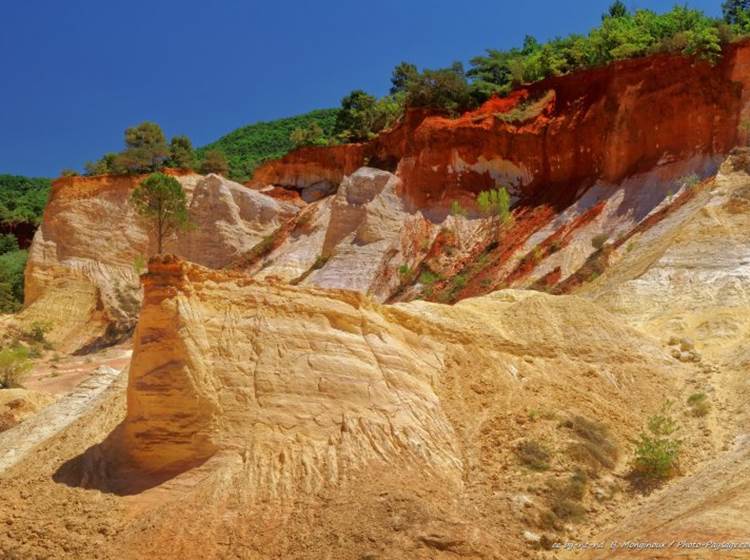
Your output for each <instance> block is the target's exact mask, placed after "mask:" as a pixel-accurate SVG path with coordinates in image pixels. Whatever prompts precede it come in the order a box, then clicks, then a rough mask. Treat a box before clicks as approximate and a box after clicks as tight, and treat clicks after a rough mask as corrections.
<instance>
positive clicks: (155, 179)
mask: <svg viewBox="0 0 750 560" xmlns="http://www.w3.org/2000/svg"><path fill="white" fill-rule="evenodd" d="M130 200H131V202H132V203H133V205H134V206H135V209H136V211H137V212H138V214H140V215H141V216H142V217H143V218H145V219H147V220H149V221H151V222H152V225H153V228H154V232H155V235H156V242H157V252H158V253H159V254H161V252H162V247H163V243H164V240H166V239H167V238H168V237H169V236H170V235H172V234H174V233H176V232H177V231H179V230H184V229H187V227H188V225H189V217H188V209H187V197H186V196H185V191H183V190H182V185H180V183H179V181H177V179H175V178H174V177H170V176H169V175H164V174H163V173H153V174H152V175H150V176H149V177H148V178H146V179H144V180H143V181H141V183H140V184H139V185H138V186H137V187H136V189H135V190H134V191H133V194H132V195H131V197H130Z"/></svg>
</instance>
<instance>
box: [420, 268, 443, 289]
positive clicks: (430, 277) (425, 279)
mask: <svg viewBox="0 0 750 560" xmlns="http://www.w3.org/2000/svg"><path fill="white" fill-rule="evenodd" d="M438 280H440V276H438V275H437V274H435V273H434V272H432V271H431V270H429V269H428V270H423V271H422V273H421V274H420V275H419V283H420V284H425V285H426V286H430V285H432V284H434V283H435V282H437V281H438Z"/></svg>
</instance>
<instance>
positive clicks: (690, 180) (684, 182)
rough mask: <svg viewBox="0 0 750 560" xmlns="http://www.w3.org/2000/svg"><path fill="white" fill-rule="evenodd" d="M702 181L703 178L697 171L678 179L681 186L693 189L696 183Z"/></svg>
mask: <svg viewBox="0 0 750 560" xmlns="http://www.w3.org/2000/svg"><path fill="white" fill-rule="evenodd" d="M700 182H701V178H700V177H698V175H696V174H695V173H691V174H690V175H685V176H684V177H680V178H679V179H677V184H678V185H680V186H684V187H687V188H688V189H692V188H693V187H694V186H695V185H697V184H698V183H700Z"/></svg>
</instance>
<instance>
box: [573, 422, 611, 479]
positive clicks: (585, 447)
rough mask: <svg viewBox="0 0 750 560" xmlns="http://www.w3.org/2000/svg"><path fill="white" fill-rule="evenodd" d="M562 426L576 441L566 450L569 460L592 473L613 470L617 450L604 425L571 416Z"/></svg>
mask: <svg viewBox="0 0 750 560" xmlns="http://www.w3.org/2000/svg"><path fill="white" fill-rule="evenodd" d="M562 425H563V427H565V428H568V429H569V430H571V431H572V432H573V433H574V434H575V435H576V436H577V440H578V441H577V442H575V443H573V444H572V445H571V446H570V447H569V448H568V453H569V455H570V456H571V458H573V459H574V460H575V461H577V462H579V463H583V464H585V465H586V466H588V467H589V469H590V471H591V472H592V473H596V472H598V471H599V469H600V468H601V467H605V468H608V469H612V468H614V466H615V464H616V462H617V458H618V456H619V450H618V448H617V445H616V444H615V442H614V441H612V438H611V436H610V433H609V429H608V428H607V427H606V426H605V425H604V424H602V423H600V422H595V421H593V420H589V419H588V418H584V417H583V416H573V417H571V418H569V419H567V420H565V421H564V422H563V423H562Z"/></svg>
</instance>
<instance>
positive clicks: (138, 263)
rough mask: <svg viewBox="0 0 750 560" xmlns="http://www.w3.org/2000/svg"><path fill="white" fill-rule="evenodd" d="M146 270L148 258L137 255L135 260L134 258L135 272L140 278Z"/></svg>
mask: <svg viewBox="0 0 750 560" xmlns="http://www.w3.org/2000/svg"><path fill="white" fill-rule="evenodd" d="M146 268H147V265H146V258H145V257H144V256H143V255H140V254H138V255H136V256H135V258H133V272H135V273H136V275H137V276H140V275H141V274H143V272H144V271H145V270H146Z"/></svg>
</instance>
